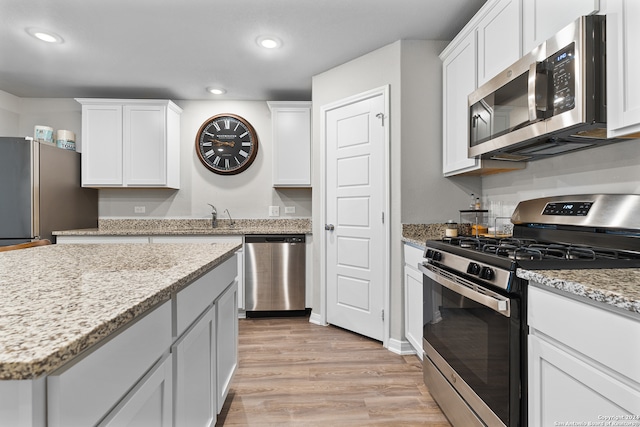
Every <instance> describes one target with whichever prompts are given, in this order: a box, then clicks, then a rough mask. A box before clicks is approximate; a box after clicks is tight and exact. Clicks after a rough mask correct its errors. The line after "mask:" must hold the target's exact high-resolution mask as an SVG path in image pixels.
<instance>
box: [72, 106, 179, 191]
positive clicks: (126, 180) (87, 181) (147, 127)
mask: <svg viewBox="0 0 640 427" xmlns="http://www.w3.org/2000/svg"><path fill="white" fill-rule="evenodd" d="M76 101H78V102H79V103H80V104H82V186H83V187H96V188H101V187H121V188H126V187H130V188H173V189H179V188H180V114H181V113H182V109H181V108H180V107H178V106H177V105H176V104H174V103H173V102H171V101H168V100H134V99H91V98H77V99H76Z"/></svg>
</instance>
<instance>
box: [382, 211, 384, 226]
mask: <svg viewBox="0 0 640 427" xmlns="http://www.w3.org/2000/svg"><path fill="white" fill-rule="evenodd" d="M382 223H383V224H384V212H382Z"/></svg>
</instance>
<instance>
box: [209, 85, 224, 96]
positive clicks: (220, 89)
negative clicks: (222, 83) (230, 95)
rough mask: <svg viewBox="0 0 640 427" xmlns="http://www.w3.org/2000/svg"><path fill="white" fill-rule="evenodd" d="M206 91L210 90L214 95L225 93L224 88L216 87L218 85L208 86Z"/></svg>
mask: <svg viewBox="0 0 640 427" xmlns="http://www.w3.org/2000/svg"><path fill="white" fill-rule="evenodd" d="M207 91H208V92H211V93H212V94H214V95H223V94H225V93H227V91H226V90H224V89H222V88H218V87H208V88H207Z"/></svg>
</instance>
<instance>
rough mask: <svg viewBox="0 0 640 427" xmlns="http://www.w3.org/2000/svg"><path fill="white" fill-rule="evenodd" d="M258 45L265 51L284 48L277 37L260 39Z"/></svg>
mask: <svg viewBox="0 0 640 427" xmlns="http://www.w3.org/2000/svg"><path fill="white" fill-rule="evenodd" d="M258 45H259V46H262V47H263V48H265V49H277V48H279V47H280V46H282V41H281V40H280V39H279V38H277V37H272V36H261V37H258Z"/></svg>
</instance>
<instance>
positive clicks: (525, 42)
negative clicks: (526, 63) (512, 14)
mask: <svg viewBox="0 0 640 427" xmlns="http://www.w3.org/2000/svg"><path fill="white" fill-rule="evenodd" d="M599 10H600V0H562V1H557V0H526V1H524V2H523V3H522V51H523V52H525V53H526V52H530V51H531V50H533V49H534V48H535V47H536V46H538V45H540V44H541V43H542V42H544V41H545V40H547V39H548V38H549V37H552V36H553V35H555V34H556V33H557V32H558V31H559V30H561V29H563V28H564V27H565V26H567V25H569V24H570V23H572V22H573V21H575V20H576V19H578V18H579V17H581V16H585V15H593V14H595V13H597V12H598V11H599ZM507 66H508V65H507ZM505 68H506V67H505Z"/></svg>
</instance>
